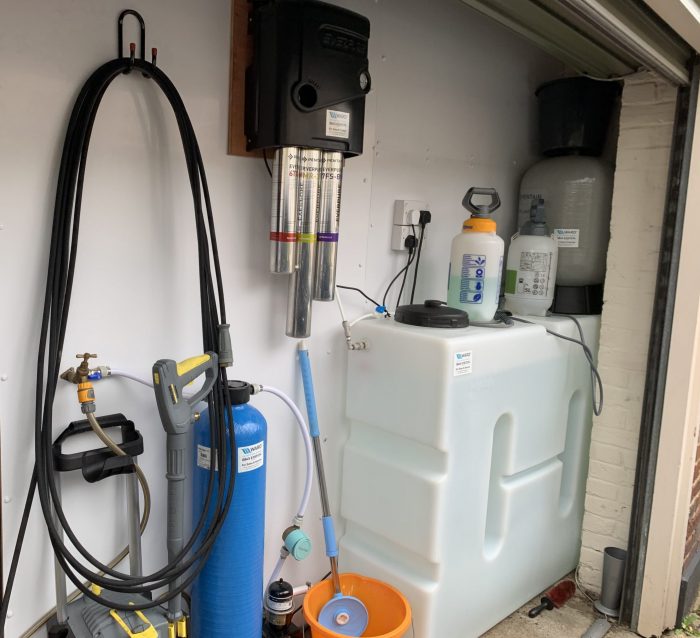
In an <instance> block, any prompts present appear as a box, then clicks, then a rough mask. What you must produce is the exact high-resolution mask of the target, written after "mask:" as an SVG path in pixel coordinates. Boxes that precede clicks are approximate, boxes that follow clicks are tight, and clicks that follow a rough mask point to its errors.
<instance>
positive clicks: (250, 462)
mask: <svg viewBox="0 0 700 638" xmlns="http://www.w3.org/2000/svg"><path fill="white" fill-rule="evenodd" d="M264 463H265V441H260V443H255V444H254V445H243V446H241V447H239V448H238V473H239V474H240V473H241V472H250V471H252V470H257V469H258V468H259V467H262V466H263V464H264Z"/></svg>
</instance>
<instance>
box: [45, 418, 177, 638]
mask: <svg viewBox="0 0 700 638" xmlns="http://www.w3.org/2000/svg"><path fill="white" fill-rule="evenodd" d="M97 420H98V423H99V424H100V426H101V427H102V428H103V429H105V430H107V429H114V428H120V429H121V437H122V442H121V443H120V444H119V447H120V448H121V449H122V450H123V451H124V452H125V454H126V456H117V455H116V454H114V452H112V450H110V449H109V448H107V447H103V448H97V449H92V450H87V451H83V452H75V453H67V452H65V451H64V444H65V443H66V442H67V441H68V439H72V438H73V437H75V436H79V435H81V434H85V433H88V432H92V428H91V427H90V424H89V422H88V421H86V420H84V421H74V422H72V423H71V424H70V425H68V427H67V428H66V429H65V430H64V431H63V432H62V433H61V434H60V435H59V436H58V438H57V439H56V440H55V442H54V444H53V450H52V453H53V461H54V471H55V473H56V487H57V490H58V495H59V497H60V486H61V481H60V477H61V474H62V473H65V472H75V471H78V470H80V471H81V472H82V474H83V478H84V479H85V480H86V481H87V482H89V483H96V482H98V481H102V480H104V479H107V478H109V477H112V476H120V475H124V477H125V478H126V508H127V522H128V526H129V530H128V531H129V573H130V574H131V575H132V576H141V575H142V574H143V570H142V555H141V529H140V520H139V519H140V514H139V510H140V506H139V485H138V479H137V477H136V473H135V472H134V464H135V463H136V462H137V458H138V456H139V455H140V454H142V453H143V437H142V436H141V433H140V432H139V431H138V430H137V429H136V427H135V426H134V423H133V422H132V421H129V420H128V419H127V418H126V417H125V416H124V415H123V414H112V415H109V416H104V417H99V418H98V419H97ZM57 527H58V529H61V527H60V525H57ZM55 577H56V615H55V616H54V617H53V618H52V619H51V620H50V621H49V623H48V636H49V638H125V636H128V637H130V638H167V636H168V619H167V617H166V611H165V610H164V609H162V608H160V607H155V608H151V609H146V610H144V611H118V610H115V609H110V607H109V603H107V602H106V601H105V602H106V604H105V605H102V604H100V603H98V602H95V601H94V600H91V599H89V598H87V597H86V596H80V597H79V598H77V599H75V600H73V601H72V602H69V601H68V598H67V591H66V575H65V573H64V572H63V569H62V568H61V566H60V565H59V563H58V561H55ZM92 589H93V592H94V593H100V590H99V588H96V587H94V586H93V588H92ZM105 596H106V600H107V599H108V600H111V601H115V602H117V603H120V604H126V605H128V604H130V603H133V604H141V603H145V602H148V601H149V599H148V598H147V597H146V596H144V595H143V594H141V595H134V594H125V593H118V592H112V591H106V592H105Z"/></svg>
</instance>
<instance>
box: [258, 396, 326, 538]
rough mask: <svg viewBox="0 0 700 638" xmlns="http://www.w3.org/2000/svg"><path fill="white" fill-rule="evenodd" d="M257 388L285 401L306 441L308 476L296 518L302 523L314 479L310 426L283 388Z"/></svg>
mask: <svg viewBox="0 0 700 638" xmlns="http://www.w3.org/2000/svg"><path fill="white" fill-rule="evenodd" d="M253 387H255V388H256V389H257V388H260V392H268V393H270V394H274V395H275V396H276V397H277V398H278V399H281V400H282V401H283V403H284V404H285V405H286V406H287V407H288V408H289V409H290V410H291V412H292V414H293V415H294V418H295V419H296V422H297V425H298V426H299V433H300V434H301V438H302V439H303V441H304V452H305V454H306V478H305V480H304V493H303V495H302V497H301V503H300V504H299V510H298V511H297V515H296V518H297V519H299V522H298V523H296V524H297V525H298V524H300V523H301V519H303V518H304V514H305V513H306V508H307V506H308V504H309V499H310V498H311V486H312V485H313V481H314V450H313V443H312V442H311V435H310V434H309V428H308V427H307V425H306V420H305V419H304V415H303V414H302V413H301V410H300V409H299V408H298V407H297V405H296V404H295V403H294V401H292V400H291V399H290V398H289V397H288V396H287V395H286V394H285V393H284V392H282V390H278V389H277V388H273V387H272V386H269V385H259V386H253Z"/></svg>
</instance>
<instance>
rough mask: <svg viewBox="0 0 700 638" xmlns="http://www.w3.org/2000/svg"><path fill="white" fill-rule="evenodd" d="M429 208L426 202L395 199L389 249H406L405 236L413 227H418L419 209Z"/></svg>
mask: <svg viewBox="0 0 700 638" xmlns="http://www.w3.org/2000/svg"><path fill="white" fill-rule="evenodd" d="M422 210H429V207H428V203H427V202H421V201H416V200H410V199H397V200H396V201H395V202H394V225H393V226H392V229H391V249H392V250H400V251H403V250H408V249H407V248H406V244H405V243H404V242H405V241H406V237H408V236H409V235H412V234H413V228H411V226H413V227H415V228H416V232H418V231H417V228H418V223H419V222H420V211H422Z"/></svg>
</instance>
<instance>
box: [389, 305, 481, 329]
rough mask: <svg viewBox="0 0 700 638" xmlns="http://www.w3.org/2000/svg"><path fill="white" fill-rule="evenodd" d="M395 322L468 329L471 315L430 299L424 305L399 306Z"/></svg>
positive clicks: (427, 326) (426, 326)
mask: <svg viewBox="0 0 700 638" xmlns="http://www.w3.org/2000/svg"><path fill="white" fill-rule="evenodd" d="M394 320H395V321H398V322H399V323H405V324H408V325H409V326H422V327H424V328H466V327H467V326H468V325H469V315H468V314H467V313H466V312H464V310H458V309H457V308H450V307H449V306H446V305H445V302H444V301H438V300H437V299H428V300H427V301H426V302H425V303H422V304H411V305H410V306H399V307H398V308H397V309H396V312H395V313H394Z"/></svg>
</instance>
